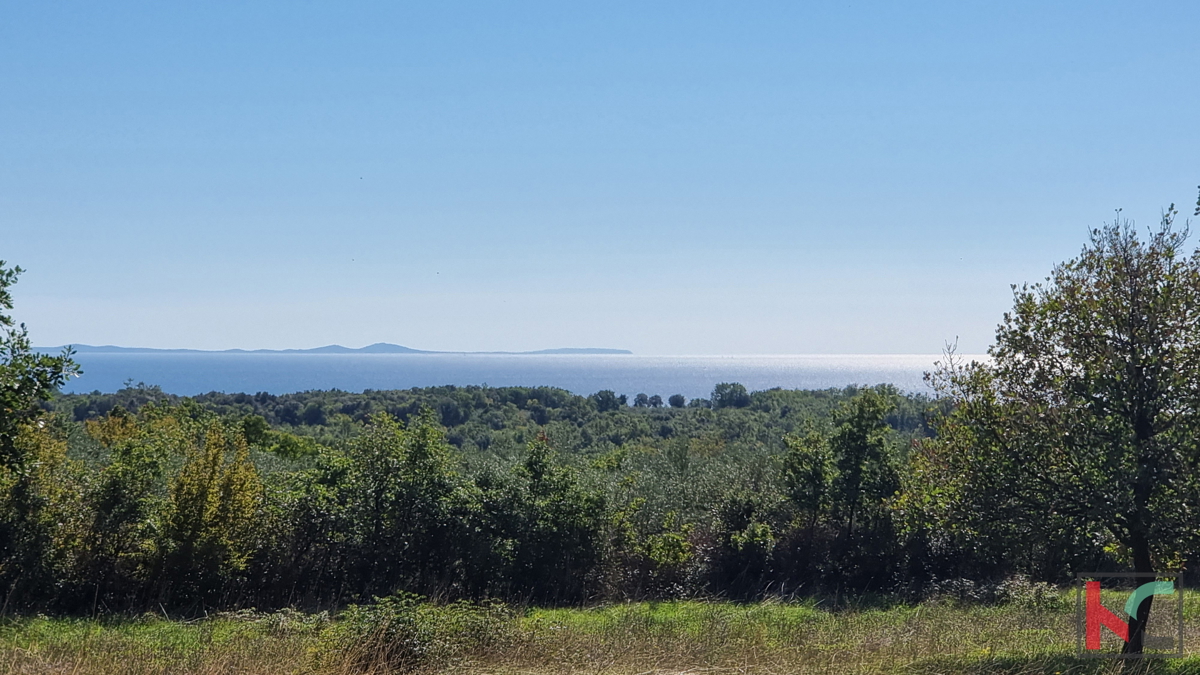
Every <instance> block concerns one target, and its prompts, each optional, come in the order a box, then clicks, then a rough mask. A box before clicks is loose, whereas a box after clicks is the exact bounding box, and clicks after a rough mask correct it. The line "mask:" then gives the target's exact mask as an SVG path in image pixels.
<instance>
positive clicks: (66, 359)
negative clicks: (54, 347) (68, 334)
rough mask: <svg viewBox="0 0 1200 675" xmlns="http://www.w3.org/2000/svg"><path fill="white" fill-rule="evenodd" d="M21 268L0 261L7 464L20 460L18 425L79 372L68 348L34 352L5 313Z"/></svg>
mask: <svg viewBox="0 0 1200 675" xmlns="http://www.w3.org/2000/svg"><path fill="white" fill-rule="evenodd" d="M23 271H24V270H22V269H21V268H20V267H11V268H10V267H5V261H3V260H0V464H3V465H7V466H10V467H17V466H20V465H21V463H22V458H21V457H20V456H19V454H18V452H17V447H16V445H15V443H16V438H17V434H18V431H19V428H20V426H21V425H22V424H27V423H29V422H31V421H32V420H34V419H35V418H36V417H37V416H38V415H39V414H41V410H40V409H39V408H38V405H37V404H38V403H39V402H41V401H45V400H48V399H49V398H50V395H51V394H53V393H54V392H55V391H56V390H57V389H58V388H59V387H61V386H62V385H63V384H64V383H66V381H67V380H68V379H69V378H70V377H71V376H72V375H76V374H78V373H79V372H80V371H79V368H78V366H77V365H76V364H75V362H74V361H72V360H71V355H72V352H71V350H70V348H68V349H66V350H64V351H63V353H62V354H60V355H59V356H48V355H46V354H40V353H38V352H35V351H34V350H33V347H32V345H31V343H30V341H29V331H28V330H26V328H25V324H20V325H19V326H17V325H14V322H13V319H12V317H11V316H9V315H8V314H7V313H6V312H7V311H11V310H12V308H13V300H12V293H11V292H10V291H9V288H10V287H11V286H12V285H13V284H15V283H16V282H17V277H18V276H19V275H20V274H21V273H22V272H23Z"/></svg>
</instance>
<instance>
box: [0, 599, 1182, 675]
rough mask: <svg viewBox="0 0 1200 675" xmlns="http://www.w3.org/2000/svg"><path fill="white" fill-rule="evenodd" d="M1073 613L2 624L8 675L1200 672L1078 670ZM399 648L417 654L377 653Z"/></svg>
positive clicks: (675, 605)
mask: <svg viewBox="0 0 1200 675" xmlns="http://www.w3.org/2000/svg"><path fill="white" fill-rule="evenodd" d="M1064 600H1065V602H1063V603H1062V604H1061V606H1059V607H1057V608H1052V609H1048V610H1042V611H1025V610H1022V609H1021V608H1020V607H1019V606H1016V605H1003V606H978V605H977V606H959V605H954V604H933V603H928V604H920V605H894V606H889V607H880V608H865V609H857V610H839V611H829V610H827V609H825V608H823V607H822V606H820V605H819V604H818V603H815V602H806V603H776V602H765V603H758V604H747V605H738V604H732V603H715V602H714V603H709V602H662V603H635V604H621V605H609V606H599V607H593V608H588V609H531V610H528V611H526V612H523V613H519V612H512V611H507V610H503V609H502V608H490V609H480V608H472V607H469V606H465V605H451V606H447V607H432V606H429V605H417V604H409V605H396V606H393V607H391V608H390V609H388V610H387V611H385V612H381V611H377V610H376V609H374V608H370V609H369V610H363V611H360V612H359V613H358V614H355V615H353V616H349V617H348V618H342V619H339V620H336V621H334V620H329V619H328V618H327V617H325V616H323V615H316V616H311V615H303V614H299V613H296V612H281V613H275V614H256V613H252V612H246V613H241V614H233V615H219V616H216V617H213V618H209V619H205V620H202V621H196V622H181V621H168V620H166V619H163V618H161V617H158V618H155V617H143V618H140V619H122V620H77V619H52V618H45V617H35V618H25V619H16V620H9V621H8V622H6V623H4V624H3V625H0V672H4V673H64V674H66V673H79V674H81V675H87V674H92V673H95V674H101V673H103V674H108V673H113V674H116V673H122V674H125V673H129V674H131V675H141V674H146V675H149V674H156V675H157V674H160V673H161V674H166V673H172V674H174V673H185V674H197V675H199V674H204V675H207V674H214V675H215V674H216V673H242V674H245V675H258V674H260V673H261V674H266V673H271V674H281V673H305V674H308V673H311V674H313V675H318V674H330V675H350V673H372V674H377V673H378V674H381V673H385V672H398V671H404V670H423V671H430V672H453V673H461V674H462V675H484V674H489V675H490V674H496V675H503V674H512V675H516V674H519V673H530V674H538V675H556V674H563V675H585V674H586V675H609V674H611V675H657V674H663V675H665V674H667V673H671V674H681V673H688V674H689V675H690V674H696V675H700V674H701V673H713V674H714V675H716V674H722V673H764V674H772V675H773V674H783V673H805V674H807V673H814V674H815V673H839V674H840V673H852V674H853V673H912V674H914V675H953V674H960V673H963V674H965V673H970V674H979V675H983V674H995V673H1009V674H1013V675H1016V674H1033V673H1058V674H1061V675H1067V674H1068V673H1070V674H1072V675H1075V674H1078V675H1085V674H1086V675H1093V674H1095V675H1100V674H1109V673H1118V672H1126V673H1128V672H1151V673H1164V674H1166V673H1198V674H1200V657H1191V658H1185V659H1173V660H1153V661H1151V662H1143V667H1146V668H1147V669H1146V670H1142V669H1133V668H1131V667H1129V666H1133V665H1134V664H1129V666H1127V667H1126V668H1125V670H1123V671H1122V669H1121V664H1120V663H1119V662H1115V661H1107V660H1101V659H1088V660H1079V659H1076V658H1075V657H1074V648H1075V634H1074V623H1073V616H1074V615H1073V611H1074V600H1073V596H1070V595H1067V594H1064ZM1185 617H1187V621H1186V624H1187V629H1186V632H1185V642H1186V645H1187V647H1188V651H1189V652H1192V651H1197V652H1200V627H1198V626H1197V625H1196V619H1197V618H1200V596H1197V595H1195V594H1189V595H1188V597H1187V601H1186V602H1185ZM381 638H382V639H381ZM397 644H401V645H402V646H403V649H401V650H400V651H395V650H392V651H390V652H389V654H390V656H389V657H388V658H383V657H379V656H378V655H379V653H381V649H383V648H384V646H387V645H391V646H394V645H397ZM388 648H389V649H390V647H388ZM396 654H401V655H402V658H397V657H396ZM364 655H365V656H366V657H367V658H363V657H364Z"/></svg>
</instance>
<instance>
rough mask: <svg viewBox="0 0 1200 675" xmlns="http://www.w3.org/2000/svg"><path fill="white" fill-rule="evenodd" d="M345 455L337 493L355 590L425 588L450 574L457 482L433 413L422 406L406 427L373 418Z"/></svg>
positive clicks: (382, 416) (379, 416) (385, 417)
mask: <svg viewBox="0 0 1200 675" xmlns="http://www.w3.org/2000/svg"><path fill="white" fill-rule="evenodd" d="M345 454H346V458H347V459H348V461H349V464H348V471H347V472H346V477H345V481H344V483H343V484H342V485H341V486H340V489H341V493H342V495H343V496H342V500H343V502H344V503H345V504H346V505H347V510H348V514H347V515H348V522H349V523H350V526H351V527H352V528H353V529H352V541H351V547H352V548H351V551H350V553H351V555H352V556H353V559H354V560H355V561H356V567H357V574H358V582H359V584H360V588H359V591H360V593H361V594H364V595H369V594H371V593H390V592H392V591H394V590H396V589H397V588H407V589H410V590H431V589H432V588H433V587H434V586H436V584H437V582H438V581H439V580H441V579H442V577H443V576H444V575H445V574H446V573H449V572H450V571H451V570H450V569H449V568H450V564H449V563H450V556H451V555H452V549H453V546H454V545H455V534H454V533H455V531H456V527H457V525H458V522H457V518H456V517H455V515H454V512H453V508H454V501H453V499H454V495H455V492H456V490H457V489H459V485H460V480H459V478H458V475H457V473H456V472H455V470H454V464H455V462H454V456H453V454H452V451H451V448H450V446H449V444H448V443H447V442H446V437H445V431H444V430H443V429H442V428H441V427H440V426H439V425H438V423H437V421H436V418H435V413H434V412H433V411H432V410H431V409H429V408H426V409H424V410H423V411H422V412H421V413H420V414H419V415H418V416H417V417H416V418H414V419H412V420H410V423H409V424H408V425H407V426H405V425H404V424H403V423H401V422H398V421H397V420H395V419H394V418H392V417H391V416H390V415H388V414H386V413H379V414H377V415H375V416H374V417H372V418H371V424H370V426H369V427H368V429H367V431H366V433H364V434H363V435H362V436H359V437H357V438H354V439H352V440H351V441H350V442H349V443H347V444H346V452H345Z"/></svg>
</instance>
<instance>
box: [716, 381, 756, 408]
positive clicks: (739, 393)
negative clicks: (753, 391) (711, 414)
mask: <svg viewBox="0 0 1200 675" xmlns="http://www.w3.org/2000/svg"><path fill="white" fill-rule="evenodd" d="M748 405H750V394H749V393H747V392H746V387H745V386H743V385H741V384H738V383H737V382H722V383H720V384H718V385H717V386H716V387H713V392H712V407H714V408H745V407H746V406H748Z"/></svg>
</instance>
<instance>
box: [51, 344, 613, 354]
mask: <svg viewBox="0 0 1200 675" xmlns="http://www.w3.org/2000/svg"><path fill="white" fill-rule="evenodd" d="M72 347H73V348H74V350H75V351H76V352H77V353H79V354H632V353H633V352H631V351H629V350H628V349H602V348H596V347H563V348H559V349H539V350H537V351H532V352H443V351H430V350H425V349H413V348H411V347H404V346H401V345H394V344H390V343H387V342H376V343H375V344H373V345H367V346H366V347H359V348H358V349H353V348H351V347H343V346H341V345H326V346H324V347H313V348H312V349H221V350H205V349H152V348H150V347H118V346H115V345H102V346H94V345H72ZM37 349H38V351H43V352H59V351H62V349H63V347H61V346H60V347H38V348H37Z"/></svg>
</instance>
